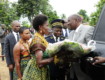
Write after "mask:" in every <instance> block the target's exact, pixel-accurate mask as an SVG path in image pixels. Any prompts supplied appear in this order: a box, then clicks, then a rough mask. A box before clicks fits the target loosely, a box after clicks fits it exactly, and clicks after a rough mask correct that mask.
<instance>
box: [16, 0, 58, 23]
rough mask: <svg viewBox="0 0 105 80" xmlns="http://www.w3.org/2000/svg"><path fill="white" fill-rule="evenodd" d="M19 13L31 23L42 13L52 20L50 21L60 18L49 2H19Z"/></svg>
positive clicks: (32, 0) (35, 0)
mask: <svg viewBox="0 0 105 80" xmlns="http://www.w3.org/2000/svg"><path fill="white" fill-rule="evenodd" d="M17 12H18V16H23V17H28V19H29V21H30V22H32V19H33V17H34V16H35V15H37V14H40V13H42V14H45V15H47V16H48V17H49V18H50V19H49V21H51V20H53V19H55V18H58V16H57V13H56V11H53V9H52V7H51V5H50V4H49V2H48V0H27V1H26V0H18V6H17Z"/></svg>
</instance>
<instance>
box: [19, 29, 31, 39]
mask: <svg viewBox="0 0 105 80" xmlns="http://www.w3.org/2000/svg"><path fill="white" fill-rule="evenodd" d="M20 35H21V38H23V39H24V40H29V39H30V38H31V34H30V31H29V29H26V30H24V31H23V33H22V34H20Z"/></svg>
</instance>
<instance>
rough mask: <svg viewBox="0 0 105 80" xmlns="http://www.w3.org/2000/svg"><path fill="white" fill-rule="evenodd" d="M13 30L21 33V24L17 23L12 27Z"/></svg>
mask: <svg viewBox="0 0 105 80" xmlns="http://www.w3.org/2000/svg"><path fill="white" fill-rule="evenodd" d="M12 29H13V31H15V32H18V31H19V29H20V23H18V22H17V23H15V24H14V25H13V26H12Z"/></svg>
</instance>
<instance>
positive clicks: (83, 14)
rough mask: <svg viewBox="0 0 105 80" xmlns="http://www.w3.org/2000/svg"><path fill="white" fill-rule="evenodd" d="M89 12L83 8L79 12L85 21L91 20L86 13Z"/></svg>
mask: <svg viewBox="0 0 105 80" xmlns="http://www.w3.org/2000/svg"><path fill="white" fill-rule="evenodd" d="M86 13H87V12H86V11H85V10H83V9H81V10H80V11H79V12H78V14H79V15H81V16H82V17H83V23H86V22H89V16H88V15H87V14H86Z"/></svg>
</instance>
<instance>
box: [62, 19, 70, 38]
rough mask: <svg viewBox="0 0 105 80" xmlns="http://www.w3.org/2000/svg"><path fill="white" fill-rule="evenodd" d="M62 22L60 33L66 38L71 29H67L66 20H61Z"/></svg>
mask: <svg viewBox="0 0 105 80" xmlns="http://www.w3.org/2000/svg"><path fill="white" fill-rule="evenodd" d="M62 23H63V28H62V34H63V36H64V37H65V38H68V37H69V34H70V32H71V30H70V29H68V24H67V20H62Z"/></svg>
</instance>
